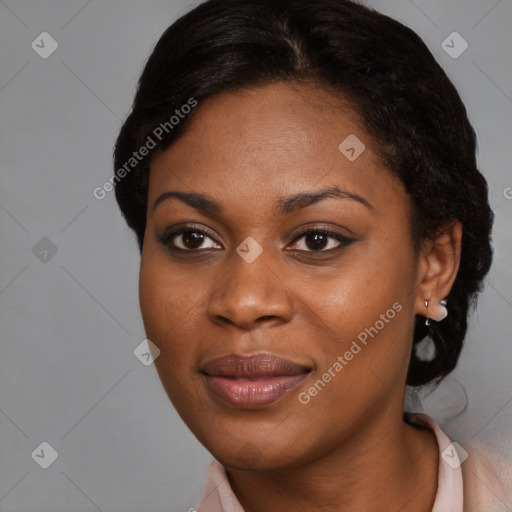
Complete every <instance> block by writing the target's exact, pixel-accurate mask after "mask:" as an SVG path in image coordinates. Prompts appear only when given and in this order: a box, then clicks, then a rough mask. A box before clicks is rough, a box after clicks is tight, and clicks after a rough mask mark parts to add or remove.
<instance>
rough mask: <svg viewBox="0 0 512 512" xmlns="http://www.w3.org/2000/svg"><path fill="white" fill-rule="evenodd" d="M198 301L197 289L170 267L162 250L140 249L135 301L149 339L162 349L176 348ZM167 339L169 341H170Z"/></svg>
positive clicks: (198, 291)
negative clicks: (137, 295) (137, 288)
mask: <svg viewBox="0 0 512 512" xmlns="http://www.w3.org/2000/svg"><path fill="white" fill-rule="evenodd" d="M200 301H201V289H200V288H198V287H197V286H196V283H190V282H189V281H188V280H186V279H184V278H183V276H180V273H179V272H176V270H173V269H172V266H171V265H170V264H169V260H168V258H167V257H166V255H165V252H163V251H158V250H154V249H153V248H151V247H150V245H149V244H148V246H147V247H145V248H144V251H143V255H142V260H141V266H140V275H139V302H140V309H141V313H142V319H143V322H144V328H145V331H146V334H147V336H148V338H149V339H151V340H152V341H153V343H155V345H157V346H158V348H159V349H160V350H161V351H162V352H164V351H166V352H170V351H177V350H179V347H180V346H181V345H183V344H182V343H179V341H180V340H184V339H185V340H186V339H187V336H186V335H185V332H184V331H185V330H186V329H187V326H189V325H191V324H192V323H193V319H192V318H191V315H193V314H194V311H195V309H196V308H195V306H197V305H198V304H199V303H200ZM169 340H173V343H170V342H169Z"/></svg>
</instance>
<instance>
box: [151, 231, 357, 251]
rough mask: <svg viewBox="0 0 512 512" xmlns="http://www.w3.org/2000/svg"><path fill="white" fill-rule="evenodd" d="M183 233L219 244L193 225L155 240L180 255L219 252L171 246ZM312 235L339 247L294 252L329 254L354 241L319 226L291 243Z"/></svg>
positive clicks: (299, 235)
mask: <svg viewBox="0 0 512 512" xmlns="http://www.w3.org/2000/svg"><path fill="white" fill-rule="evenodd" d="M184 233H200V234H202V235H205V236H206V237H208V238H210V239H211V240H213V241H214V242H215V243H216V244H219V242H217V240H215V238H214V237H213V236H212V235H211V234H210V233H209V232H208V231H206V230H205V229H203V228H201V227H199V226H195V225H187V226H181V227H179V228H177V229H175V230H173V231H171V232H169V233H165V234H164V235H161V236H158V237H157V239H158V241H159V242H160V243H162V244H163V245H165V246H166V247H167V249H168V250H169V251H170V252H173V253H182V254H183V253H192V254H193V253H196V254H197V253H199V252H206V251H217V250H219V249H214V248H207V249H182V248H181V247H176V246H175V245H173V243H172V241H173V240H174V239H175V238H176V237H178V236H179V235H182V234H184ZM313 233H315V234H321V235H327V237H328V238H334V239H335V240H337V241H338V242H340V245H338V246H337V247H334V248H331V249H327V250H324V249H319V250H317V251H315V250H309V251H305V250H301V249H294V251H298V252H306V253H331V252H334V251H338V250H340V249H343V248H344V247H347V246H348V245H350V244H351V243H352V242H354V239H352V238H349V237H346V236H344V235H342V234H341V233H338V232H337V231H333V230H331V229H329V228H327V227H322V226H319V227H313V228H312V227H305V228H301V229H299V231H298V233H297V236H296V237H295V238H294V239H293V241H292V242H291V243H292V244H294V243H296V242H297V241H298V240H300V239H301V238H303V237H304V236H306V235H308V234H313Z"/></svg>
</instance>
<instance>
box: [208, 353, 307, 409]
mask: <svg viewBox="0 0 512 512" xmlns="http://www.w3.org/2000/svg"><path fill="white" fill-rule="evenodd" d="M310 372H311V368H308V367H306V366H303V365H300V364H297V363H295V362H293V361H290V360H288V359H283V358H281V357H278V356H275V355H272V354H266V353H260V354H256V355H253V356H247V357H245V356H240V355H237V354H231V355H228V356H224V357H220V358H218V359H214V360H211V361H209V362H207V363H206V364H205V365H204V366H203V368H202V369H201V373H202V374H203V375H204V378H205V382H206V386H207V388H208V389H209V390H210V391H211V392H212V393H213V394H214V395H215V396H216V397H217V398H220V399H221V400H222V401H223V403H225V404H226V403H227V404H229V405H230V406H232V407H235V408H239V409H259V408H262V407H265V406H268V405H271V404H273V403H274V402H276V401H277V400H279V399H280V398H283V397H284V396H286V395H287V394H289V393H291V392H292V391H293V390H294V389H296V388H297V387H298V386H299V385H300V384H301V383H302V382H303V381H304V379H306V377H307V376H308V375H309V373H310Z"/></svg>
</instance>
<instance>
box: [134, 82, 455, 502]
mask: <svg viewBox="0 0 512 512" xmlns="http://www.w3.org/2000/svg"><path fill="white" fill-rule="evenodd" d="M352 133H354V134H356V135H357V136H358V137H359V139H361V140H362V141H363V142H364V143H365V145H366V150H365V151H364V152H363V153H362V154H361V156H359V158H357V159H356V160H355V161H353V162H351V161H349V160H348V159H347V158H345V157H344V156H343V155H342V154H341V153H340V151H339V150H338V145H339V144H340V142H341V141H342V140H343V139H345V137H347V136H348V135H349V134H352ZM333 186H338V187H339V188H342V189H345V190H348V191H350V192H352V193H355V194H358V195H359V196H362V197H363V198H365V199H366V200H367V201H368V202H369V203H370V205H371V207H367V206H365V205H363V204H361V203H359V202H357V201H354V200H352V199H347V198H345V199H340V198H327V199H323V200H321V201H319V202H317V203H315V204H312V205H309V206H307V207H305V208H303V209H300V210H296V211H293V212H291V213H288V214H286V215H282V216H279V215H276V214H275V213H274V205H275V203H276V201H277V200H278V198H280V197H282V196H288V195H291V194H296V193H300V192H313V191H317V190H319V189H323V188H326V187H333ZM170 190H176V191H183V192H194V193H199V194H204V195H207V196H209V197H210V198H212V199H214V200H216V201H218V202H220V203H222V206H223V209H224V211H223V213H222V214H219V215H215V216H211V215H210V216H207V215H204V214H202V213H201V212H199V211H198V210H196V209H194V208H192V207H191V206H189V205H187V204H185V203H183V202H181V201H180V200H178V199H175V198H172V199H167V200H165V201H163V202H162V203H160V205H158V206H157V207H156V208H155V209H153V203H154V202H155V200H156V199H157V198H158V197H159V196H160V195H161V194H162V193H164V192H166V191H170ZM410 215H411V201H410V198H409V196H408V195H407V193H406V192H405V190H404V188H403V186H402V185H401V183H400V182H399V181H398V180H396V179H395V178H393V177H392V175H391V174H390V173H389V171H388V170H387V169H386V168H385V167H384V166H383V165H382V164H381V163H380V162H379V159H378V157H377V154H376V152H375V151H374V150H373V149H372V141H371V139H370V137H369V136H368V134H366V133H365V131H364V129H363V128H362V123H361V121H360V120H359V119H358V117H357V116H356V114H355V113H354V112H353V111H352V110H351V109H350V108H349V106H348V104H347V103H344V102H342V101H340V99H337V98H335V97H333V96H331V95H330V94H329V93H327V92H323V91H321V90H318V89H317V88H315V89H310V88H307V87H306V86H299V85H291V84H285V83H279V84H273V85H267V86H261V87H257V88H251V89H249V90H245V91H241V92H237V93H225V94H221V95H218V96H215V97H213V98H210V99H208V100H206V101H204V102H203V103H202V104H200V105H199V106H198V107H197V111H196V114H195V117H194V119H192V120H191V123H190V125H189V126H188V127H187V130H186V131H185V132H184V134H183V136H182V137H180V138H179V139H178V140H177V141H176V142H175V143H174V144H173V145H172V146H171V147H170V148H169V149H167V150H166V151H164V152H163V153H161V154H159V155H158V156H157V157H155V159H154V161H153V162H152V165H151V173H150V184H149V202H148V212H147V228H146V232H145V238H144V248H143V254H142V262H141V272H140V304H141V310H142V315H143V320H144V325H145V328H146V333H147V336H148V337H149V338H150V339H151V340H152V341H153V342H154V343H155V344H156V345H157V346H158V347H159V348H160V350H161V354H160V356H159V357H158V358H157V359H156V361H155V364H156V367H157V370H158V372H159V375H160V378H161V380H162V383H163V385H164V387H165V389H166V391H167V393H168V395H169V398H170V399H171V401H172V403H173V404H174V406H175V407H176V410H177V411H178V413H179V414H180V416H181V417H182V419H183V420H184V421H185V423H186V424H187V425H188V427H189V428H190V430H191V431H192V432H193V433H194V435H195V436H196V437H197V438H198V439H199V441H200V442H201V443H203V444H204V446H205V447H206V448H207V449H208V450H209V451H210V452H211V453H212V454H213V455H214V457H215V458H216V459H217V460H219V461H220V462H221V463H222V464H223V465H224V466H226V467H227V468H228V476H229V480H230V483H231V485H232V487H233V490H234V492H235V494H236V495H237V497H238V499H239V501H240V503H241V504H242V506H243V507H244V510H245V511H246V512H264V511H265V512H266V511H268V510H275V511H281V510H297V511H302V510H304V511H306V510H308V511H327V510H329V511H333V510H336V511H342V510H343V511H344V510H365V511H368V512H371V511H379V512H381V511H382V510H387V511H395V510H396V511H399V510H400V511H401V512H407V511H414V512H422V511H430V510H431V509H432V505H433V502H434V498H435V493H436V489H437V467H438V448H437V443H436V440H435V437H434V435H433V434H432V433H431V432H430V431H428V430H420V429H416V428H413V427H411V426H409V425H408V424H406V423H405V422H404V421H403V419H402V412H403V401H404V393H405V381H406V374H407V368H408V362H409V358H410V352H411V344H412V342H411V340H412V333H413V329H414V322H415V315H416V314H423V315H425V314H427V310H426V308H425V305H424V301H425V299H430V300H431V301H436V300H437V301H438V300H440V299H442V298H444V297H446V296H447V295H448V293H449V291H450V288H451V286H452V284H453V282H454V280H455V276H456V273H457V270H458V265H459V259H460V238H461V226H460V223H458V222H455V223H454V224H453V225H452V226H451V227H449V228H447V230H446V232H445V234H443V235H442V236H440V237H439V238H438V240H437V241H436V242H437V243H430V242H425V243H424V244H423V247H422V250H421V251H420V253H419V254H415V253H414V251H413V245H412V241H411V236H410ZM182 223H194V224H198V225H199V227H202V228H204V229H206V230H208V232H209V235H208V236H206V237H205V238H204V241H203V244H202V245H201V242H198V243H197V244H196V245H190V242H189V240H190V239H189V238H187V237H186V236H185V237H183V236H177V237H176V238H174V243H175V244H178V246H179V247H184V246H185V247H188V248H189V251H191V250H194V248H196V249H195V251H196V252H195V254H196V256H194V255H193V253H192V252H189V253H187V254H184V255H181V254H178V255H173V253H171V252H169V250H168V248H167V247H166V246H165V245H164V244H163V243H161V242H160V241H158V238H157V237H158V236H159V235H163V234H164V231H165V230H166V229H168V228H169V227H172V226H175V225H177V224H182ZM326 224H327V227H329V228H332V229H333V230H334V231H336V232H337V233H340V234H341V235H344V236H346V237H352V238H353V239H354V242H352V243H351V244H349V245H346V246H342V248H341V249H340V250H339V251H336V250H330V249H331V248H333V247H338V246H340V242H338V241H337V240H336V239H332V238H328V239H327V241H326V242H325V245H324V246H322V245H321V244H320V247H319V246H318V245H316V246H315V245H312V243H311V239H312V237H311V236H310V237H308V238H306V237H304V236H302V237H301V238H298V237H300V236H301V235H299V234H298V233H297V231H298V229H299V228H300V227H302V226H306V225H307V226H308V227H311V228H317V227H318V228H319V229H320V228H322V225H323V227H324V228H325V227H326V226H325V225H326ZM191 231H194V228H191ZM320 231H321V229H320ZM248 236H251V237H253V238H254V239H256V240H257V241H258V243H259V244H260V245H261V247H262V248H263V252H262V254H261V255H260V256H259V257H258V258H257V259H256V260H255V261H254V262H252V263H250V264H249V263H247V262H246V261H245V260H244V259H242V258H241V257H240V256H239V255H238V254H237V252H236V251H235V249H236V247H237V246H238V245H239V244H240V243H241V242H242V241H243V240H244V239H245V238H246V237H248ZM308 240H309V244H308ZM187 243H189V245H183V244H187ZM313 244H314V240H313ZM311 247H312V248H313V250H312V249H311ZM315 247H316V250H315ZM206 248H210V250H209V251H206V250H204V249H206ZM308 249H309V250H308ZM201 250H202V251H203V252H202V253H201ZM197 254H200V255H199V256H197ZM396 302H397V303H399V304H400V305H401V306H402V310H401V311H400V312H399V313H397V314H396V316H395V318H394V319H392V320H390V321H389V322H388V323H386V325H385V327H384V328H383V329H381V330H380V331H379V333H378V335H376V336H375V337H374V338H373V339H372V340H371V342H370V343H368V345H367V346H366V347H364V348H363V349H362V350H361V352H359V353H358V354H357V355H356V356H354V358H353V359H352V360H351V361H350V362H349V363H348V364H347V365H346V366H345V367H344V368H343V370H342V371H340V372H339V373H337V374H336V377H335V378H333V379H332V381H331V382H330V383H328V384H327V385H326V387H325V388H324V389H322V391H321V392H319V393H318V394H317V395H316V396H315V397H312V398H311V401H310V402H309V403H308V404H302V403H300V402H299V400H298V394H299V393H300V392H303V391H307V390H308V389H309V388H310V387H311V386H312V385H313V383H315V382H316V381H317V380H318V379H319V378H320V377H321V376H322V374H324V373H325V372H326V371H327V370H328V369H329V368H330V367H332V366H333V364H334V363H335V361H336V360H337V357H338V356H340V355H343V354H344V353H345V352H346V351H347V350H348V349H349V347H350V344H351V342H352V341H353V340H355V339H357V336H358V334H359V333H361V332H362V331H364V329H365V328H367V327H370V326H374V325H375V323H376V321H377V320H378V319H379V318H380V315H381V314H385V313H386V311H387V310H388V309H390V308H392V305H393V304H394V303H396ZM431 303H433V302H431ZM259 352H267V353H272V354H276V355H278V356H281V357H284V358H287V359H291V360H292V361H295V362H296V363H299V364H303V365H305V366H308V367H311V368H312V372H311V373H310V374H309V376H308V377H307V378H306V380H305V381H304V382H303V383H302V384H301V385H300V387H299V388H298V389H296V390H295V391H293V392H292V393H290V394H288V395H287V396H285V397H283V398H281V399H280V400H278V401H277V402H275V403H273V404H271V405H270V406H267V407H264V408H261V409H257V410H244V409H235V408H233V407H231V406H229V405H227V404H225V403H223V402H222V401H221V400H220V399H217V398H216V397H215V396H213V395H212V394H211V392H209V390H208V389H207V388H206V386H205V384H204V377H203V375H202V374H201V373H200V371H199V370H200V368H201V366H202V365H204V363H206V362H207V361H209V360H211V359H213V358H217V357H220V356H224V355H227V354H231V353H236V354H242V355H252V354H256V353H259Z"/></svg>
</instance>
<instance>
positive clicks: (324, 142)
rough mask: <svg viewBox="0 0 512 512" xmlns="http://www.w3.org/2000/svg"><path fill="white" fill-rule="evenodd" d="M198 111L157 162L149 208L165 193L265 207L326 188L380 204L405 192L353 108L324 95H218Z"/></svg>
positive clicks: (295, 91) (289, 90)
mask: <svg viewBox="0 0 512 512" xmlns="http://www.w3.org/2000/svg"><path fill="white" fill-rule="evenodd" d="M196 109H197V110H196V112H195V114H194V117H193V118H192V119H191V121H190V123H189V125H188V126H187V128H186V130H185V132H184V133H183V135H182V136H181V137H180V138H178V139H177V140H176V141H175V142H174V143H173V144H172V145H171V146H170V148H168V149H167V150H166V151H164V152H162V153H161V154H159V155H158V156H157V157H155V159H154V160H153V162H152V165H151V173H150V190H149V200H150V202H151V201H154V200H155V199H156V197H157V195H158V194H161V193H162V192H164V191H165V190H166V189H179V190H182V191H193V192H204V193H207V194H208V195H210V196H211V195H215V196H216V197H218V198H219V199H221V200H222V201H223V202H226V203H229V202H233V203H241V204H248V203H250V202H255V201H256V202H257V203H258V204H259V205H260V207H262V206H263V205H264V204H265V202H267V201H270V199H271V198H275V197H276V196H283V195H288V194H292V193H298V192H303V191H305V190H309V191H310V190H314V189H315V188H316V189H319V188H325V187H326V186H341V187H342V188H344V189H346V190H349V191H352V192H354V193H357V194H359V192H360V193H361V195H364V196H365V197H367V198H368V200H369V201H370V202H372V199H373V202H377V203H378V202H380V201H383V200H385V201H389V200H393V199H395V200H396V199H397V197H396V196H397V195H399V196H403V194H404V191H403V187H402V186H401V184H400V183H398V182H397V180H396V179H395V178H393V177H392V176H391V174H390V173H389V171H388V170H387V169H386V168H385V167H384V166H383V165H382V164H381V163H380V161H379V158H378V156H377V153H376V151H375V150H374V149H373V141H372V140H371V138H370V137H369V136H368V134H367V133H366V131H365V129H364V128H363V125H362V123H361V121H360V120H359V118H358V116H357V115H356V114H355V112H354V111H353V110H352V109H351V108H350V105H349V104H348V103H347V102H346V101H343V100H342V99H340V98H337V97H334V96H333V95H331V94H329V93H328V92H326V91H324V90H323V89H320V88H311V87H306V86H299V85H296V84H294V85H291V84H288V83H277V84H272V85H266V86H261V87H255V88H251V89H247V90H243V91H238V92H229V93H223V94H219V95H217V96H214V97H211V98H209V99H207V100H205V101H204V102H202V103H200V104H199V105H198V107H196ZM354 157H355V158H354ZM402 200H403V197H402Z"/></svg>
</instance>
